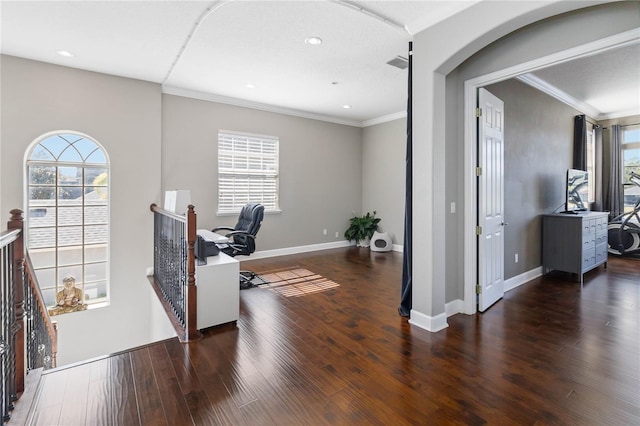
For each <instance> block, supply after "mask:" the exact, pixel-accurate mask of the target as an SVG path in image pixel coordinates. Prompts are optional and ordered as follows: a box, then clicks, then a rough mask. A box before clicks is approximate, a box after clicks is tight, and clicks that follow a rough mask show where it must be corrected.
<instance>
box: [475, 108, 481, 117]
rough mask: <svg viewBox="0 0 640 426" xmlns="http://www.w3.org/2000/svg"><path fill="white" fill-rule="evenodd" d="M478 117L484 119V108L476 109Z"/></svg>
mask: <svg viewBox="0 0 640 426" xmlns="http://www.w3.org/2000/svg"><path fill="white" fill-rule="evenodd" d="M476 117H482V108H476Z"/></svg>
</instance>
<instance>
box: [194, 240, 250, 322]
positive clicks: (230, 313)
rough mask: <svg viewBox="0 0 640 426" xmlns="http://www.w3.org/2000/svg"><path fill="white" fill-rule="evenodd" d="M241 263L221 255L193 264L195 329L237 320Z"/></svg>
mask: <svg viewBox="0 0 640 426" xmlns="http://www.w3.org/2000/svg"><path fill="white" fill-rule="evenodd" d="M239 274H240V262H238V261H237V260H236V259H234V258H233V257H230V256H227V255H226V254H224V253H222V252H221V253H220V254H218V255H217V256H210V257H208V258H207V264H206V265H202V266H200V265H196V286H197V287H198V321H197V322H198V325H197V327H198V330H202V329H203V328H207V327H213V326H215V325H220V324H224V323H227V322H232V321H237V320H238V317H239V315H240V278H239Z"/></svg>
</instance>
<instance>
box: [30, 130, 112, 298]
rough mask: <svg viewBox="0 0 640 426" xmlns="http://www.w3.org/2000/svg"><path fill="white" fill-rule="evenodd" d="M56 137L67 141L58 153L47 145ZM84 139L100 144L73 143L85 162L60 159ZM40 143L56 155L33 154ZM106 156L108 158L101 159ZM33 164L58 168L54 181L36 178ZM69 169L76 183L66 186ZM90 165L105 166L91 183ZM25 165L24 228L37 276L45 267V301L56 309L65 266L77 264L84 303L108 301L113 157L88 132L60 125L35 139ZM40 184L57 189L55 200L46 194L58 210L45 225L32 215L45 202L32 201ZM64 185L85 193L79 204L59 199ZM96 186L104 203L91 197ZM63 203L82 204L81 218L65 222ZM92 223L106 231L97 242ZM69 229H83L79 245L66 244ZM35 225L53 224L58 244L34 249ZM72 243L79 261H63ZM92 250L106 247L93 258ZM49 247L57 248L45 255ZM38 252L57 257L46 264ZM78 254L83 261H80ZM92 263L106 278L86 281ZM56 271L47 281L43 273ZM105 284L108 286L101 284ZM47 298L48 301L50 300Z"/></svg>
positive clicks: (70, 207)
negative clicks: (95, 156) (89, 148)
mask: <svg viewBox="0 0 640 426" xmlns="http://www.w3.org/2000/svg"><path fill="white" fill-rule="evenodd" d="M56 136H58V137H60V139H62V140H64V141H65V142H66V143H67V144H68V146H66V147H64V148H62V149H60V151H59V153H58V154H57V157H56V154H54V152H53V151H51V150H49V148H47V146H46V145H44V143H45V142H46V141H48V140H50V139H52V138H55V137H56ZM65 136H73V138H74V139H73V142H70V141H69V140H67V139H65ZM84 140H86V141H87V142H89V143H90V144H93V145H95V149H94V150H92V151H90V152H88V153H87V152H80V151H81V150H82V149H78V148H75V147H74V148H75V151H76V153H77V154H78V157H79V160H81V161H76V160H72V161H69V160H61V159H60V158H61V157H63V156H64V155H65V154H64V153H65V152H66V150H67V149H70V147H72V146H73V145H74V144H76V143H79V142H81V141H84ZM58 143H60V142H58ZM40 146H42V147H43V148H44V149H46V150H47V151H48V152H49V153H50V154H51V158H44V159H40V158H34V154H35V153H36V150H37V149H38V148H39V147H40ZM96 151H99V153H98V156H99V158H98V159H97V160H98V162H96V161H87V160H89V159H91V157H92V155H93V154H94V153H95V152H96ZM102 160H104V161H103V162H102ZM34 167H42V168H43V169H44V168H50V169H53V177H52V179H53V182H52V183H51V182H49V183H46V182H43V183H40V182H32V178H31V171H32V170H33V168H34ZM64 168H75V169H76V176H75V182H72V183H69V184H68V185H65V183H64V182H63V181H62V175H61V174H62V173H63V170H61V169H64ZM91 169H93V170H94V171H96V172H98V171H99V170H104V171H103V172H100V173H98V174H97V175H96V176H94V177H93V181H92V182H87V179H88V178H91V176H92V175H87V171H89V170H91ZM23 170H24V184H23V188H24V205H25V208H24V210H25V212H26V214H25V228H24V232H25V247H26V248H27V249H29V251H30V254H31V257H32V261H33V263H34V269H35V271H36V276H38V271H41V274H40V276H38V281H39V284H40V286H41V291H42V292H43V296H45V302H47V307H48V308H52V307H54V306H55V297H56V295H57V294H58V292H59V291H61V290H62V289H63V278H64V276H66V275H67V273H68V272H67V273H65V272H64V271H65V269H66V270H67V271H69V270H72V269H75V270H76V271H78V270H79V271H80V276H79V277H78V276H76V283H75V286H76V287H78V288H80V289H81V290H82V291H83V293H84V297H85V300H84V302H85V303H86V304H87V308H88V309H93V308H97V307H103V306H108V305H109V304H110V300H111V295H110V264H111V254H110V252H111V250H110V247H111V241H110V239H111V238H110V234H111V162H110V159H109V154H108V152H107V151H106V149H105V148H104V147H103V146H102V145H101V144H100V143H99V142H98V141H97V140H96V139H95V138H93V137H91V136H89V135H86V134H83V133H80V132H76V131H72V130H59V131H53V132H48V133H45V134H43V135H41V136H40V137H38V138H36V139H35V140H34V141H33V142H32V143H31V144H30V145H29V147H28V148H27V149H26V151H25V156H24V162H23ZM78 172H79V174H78ZM102 173H106V180H105V182H104V184H102V183H100V184H95V183H94V182H95V179H96V178H97V177H98V176H100V175H101V174H102ZM38 187H40V188H42V189H47V188H51V191H52V193H51V198H50V199H47V198H45V199H43V200H48V201H50V202H51V203H52V204H53V205H52V207H54V208H55V213H54V215H53V216H54V219H53V221H54V223H53V224H40V225H38V224H37V223H36V224H34V222H35V220H33V219H35V218H36V217H38V216H35V215H32V209H38V208H40V209H41V208H42V206H38V205H37V204H39V203H37V202H36V203H33V201H34V200H37V198H34V199H31V192H30V190H31V189H32V188H38ZM61 188H71V189H73V188H77V189H78V190H79V191H80V193H81V194H82V195H81V197H79V199H80V201H78V202H76V203H74V202H70V203H68V205H63V204H61V203H60V201H62V200H64V199H65V198H60V195H59V194H60V191H61ZM95 188H104V189H105V191H106V194H107V196H106V199H105V201H104V202H100V201H97V200H94V202H92V201H91V198H88V197H87V194H89V193H91V192H96V193H97V194H98V196H99V195H100V194H99V193H98V191H97V190H96V189H95ZM87 189H93V191H89V192H87ZM62 190H63V189H62ZM69 200H78V198H74V199H69ZM44 204H48V203H44ZM64 204H66V203H64ZM100 207H103V208H100ZM45 208H51V207H48V206H47V207H45ZM60 208H62V211H64V210H67V211H69V212H71V211H72V210H74V209H76V212H77V211H78V210H77V209H79V211H80V213H79V214H78V215H77V216H76V217H73V218H72V219H71V220H72V221H73V223H71V224H64V223H61V216H63V214H61V209H60ZM87 208H89V210H94V211H96V212H97V213H96V214H97V215H98V216H97V217H91V216H90V215H88V214H87V211H88V210H87ZM101 210H104V211H102V212H101ZM69 214H71V213H69ZM75 214H77V213H75ZM91 227H95V229H96V231H97V232H98V234H100V233H102V236H100V235H99V236H98V237H96V238H97V241H95V242H92V241H90V238H91V236H90V235H88V233H87V231H88V229H87V228H91ZM64 228H68V229H69V230H71V228H78V229H79V230H80V235H81V241H80V244H65V243H61V240H62V238H64V236H63V235H64V234H62V233H61V232H60V230H61V229H64ZM99 228H102V230H100V229H99ZM36 229H52V230H53V236H52V238H53V239H54V242H53V245H46V244H45V245H44V246H42V247H35V248H34V247H31V246H32V244H31V239H30V236H31V235H32V234H33V233H34V232H35V230H36ZM89 233H90V231H89ZM61 237H62V238H61ZM67 247H69V249H68V250H70V251H77V253H75V254H73V255H72V256H77V258H74V260H67V261H66V262H65V261H64V259H62V260H61V257H64V255H61V253H62V252H63V251H64V250H67ZM91 249H95V250H97V251H98V252H101V251H102V252H103V253H100V255H99V257H98V259H97V260H96V259H93V260H91V259H90V256H89V255H88V252H89V251H91ZM47 250H52V251H53V253H52V254H51V253H49V254H46V251H47ZM36 253H42V254H43V255H44V257H47V256H49V257H50V258H51V259H52V260H48V261H47V262H44V264H43V263H40V264H39V263H38V259H37V256H36ZM78 258H79V260H77V259H78ZM91 268H98V269H97V270H96V271H94V273H96V274H98V275H100V274H101V273H102V272H103V273H104V276H103V277H100V276H99V277H98V278H97V279H94V280H87V276H89V275H91ZM51 273H52V274H53V279H52V281H53V283H51V278H46V281H45V280H44V279H42V278H41V276H42V277H47V275H49V274H51ZM74 276H75V274H74ZM85 280H86V281H85ZM101 284H102V285H101ZM102 286H104V287H103V288H101V287H102ZM92 287H95V291H96V295H94V296H93V297H87V296H88V293H87V290H88V291H91V289H92ZM102 290H104V295H103V296H100V295H101V294H103V292H102ZM51 291H53V293H52V294H49V293H50V292H51ZM47 299H49V300H48V301H47Z"/></svg>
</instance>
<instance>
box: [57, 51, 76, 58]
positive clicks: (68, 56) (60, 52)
mask: <svg viewBox="0 0 640 426" xmlns="http://www.w3.org/2000/svg"><path fill="white" fill-rule="evenodd" d="M56 53H57V54H58V55H60V56H64V57H65V58H70V57H72V56H73V53H71V52H69V51H68V50H58V51H57V52H56Z"/></svg>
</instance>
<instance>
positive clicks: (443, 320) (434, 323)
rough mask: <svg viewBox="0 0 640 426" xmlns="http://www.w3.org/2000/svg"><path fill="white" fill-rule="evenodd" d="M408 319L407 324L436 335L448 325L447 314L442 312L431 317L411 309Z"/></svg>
mask: <svg viewBox="0 0 640 426" xmlns="http://www.w3.org/2000/svg"><path fill="white" fill-rule="evenodd" d="M409 318H410V319H409V324H411V325H415V326H416V327H419V328H422V329H424V330H427V331H430V332H432V333H436V332H438V331H440V330H444V329H445V328H447V327H449V324H447V314H445V313H444V312H443V313H441V314H439V315H436V316H434V317H432V316H430V315H425V314H423V313H421V312H418V311H416V310H415V309H412V310H411V315H410V317H409Z"/></svg>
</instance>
